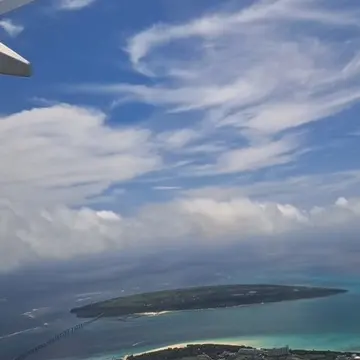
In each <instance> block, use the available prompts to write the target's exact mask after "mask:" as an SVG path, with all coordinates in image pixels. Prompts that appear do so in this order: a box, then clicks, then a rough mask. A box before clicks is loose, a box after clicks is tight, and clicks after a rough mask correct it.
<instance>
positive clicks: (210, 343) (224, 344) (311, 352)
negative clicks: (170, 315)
mask: <svg viewBox="0 0 360 360" xmlns="http://www.w3.org/2000/svg"><path fill="white" fill-rule="evenodd" d="M206 346H208V347H209V346H210V347H217V348H221V347H224V348H225V347H227V346H229V347H236V348H241V347H245V348H252V349H255V350H259V351H264V350H266V349H270V348H271V347H265V346H259V345H257V346H255V345H254V341H253V340H249V341H248V342H247V341H246V340H245V341H241V343H240V342H239V343H236V342H231V341H229V342H226V341H221V342H216V341H214V340H213V341H210V340H209V341H194V342H189V343H177V344H171V345H167V346H162V347H158V348H154V349H151V350H148V351H143V352H138V353H132V354H127V355H125V356H124V357H123V359H124V360H129V359H133V358H137V357H140V358H143V357H144V355H151V354H155V353H157V354H156V355H157V356H159V355H161V353H169V351H172V350H173V351H175V352H178V351H181V350H182V351H185V350H186V348H196V347H199V348H200V347H206ZM283 346H287V345H283ZM290 351H291V352H292V353H294V354H303V355H318V354H324V353H327V354H335V355H348V356H350V354H351V355H352V354H358V353H359V352H357V351H339V350H329V349H306V348H301V349H293V348H291V349H290Z"/></svg>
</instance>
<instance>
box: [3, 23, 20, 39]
mask: <svg viewBox="0 0 360 360" xmlns="http://www.w3.org/2000/svg"><path fill="white" fill-rule="evenodd" d="M0 27H1V28H3V29H4V30H5V31H6V32H7V33H8V35H9V36H11V37H16V36H18V35H19V34H20V33H22V32H23V30H24V26H22V25H19V24H15V23H14V22H13V21H12V20H10V19H3V20H0Z"/></svg>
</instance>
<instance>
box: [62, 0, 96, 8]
mask: <svg viewBox="0 0 360 360" xmlns="http://www.w3.org/2000/svg"><path fill="white" fill-rule="evenodd" d="M95 1H96V0H59V1H58V4H57V8H58V9H60V10H67V11H75V10H81V9H84V8H86V7H88V6H90V5H92V4H93V3H94V2H95Z"/></svg>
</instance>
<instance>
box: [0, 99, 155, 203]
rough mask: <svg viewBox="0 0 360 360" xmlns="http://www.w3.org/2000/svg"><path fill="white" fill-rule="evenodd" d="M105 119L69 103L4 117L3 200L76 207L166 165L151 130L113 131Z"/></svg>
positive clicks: (0, 136)
mask: <svg viewBox="0 0 360 360" xmlns="http://www.w3.org/2000/svg"><path fill="white" fill-rule="evenodd" d="M105 120H106V115H105V114H104V113H102V112H100V111H97V110H93V109H89V108H81V107H77V106H70V105H66V104H58V105H54V106H50V107H44V108H34V109H31V110H28V111H22V112H20V113H16V114H13V115H9V116H5V117H2V118H0V143H1V145H0V162H1V164H2V166H1V169H0V179H1V186H0V196H4V197H6V198H8V199H13V200H14V201H20V200H21V201H22V202H24V203H27V202H30V203H34V202H35V203H41V202H52V203H54V202H55V203H58V202H60V203H64V204H76V203H81V202H83V201H84V200H85V199H86V198H89V197H92V196H95V195H99V194H100V193H101V192H102V191H104V190H106V189H107V188H108V187H109V186H110V184H112V183H117V182H121V181H128V180H131V179H133V178H135V177H137V176H140V175H143V174H145V173H148V172H151V171H153V170H155V169H157V168H158V167H159V166H160V165H161V161H162V160H161V157H160V156H159V155H158V154H157V150H156V149H155V147H154V145H153V143H152V133H151V132H150V131H149V130H146V129H138V128H131V127H124V128H117V129H111V128H109V127H108V126H106V125H105V123H104V122H105Z"/></svg>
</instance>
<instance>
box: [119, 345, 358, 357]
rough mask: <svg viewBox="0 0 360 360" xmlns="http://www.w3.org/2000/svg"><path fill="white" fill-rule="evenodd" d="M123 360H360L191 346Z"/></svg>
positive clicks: (315, 353)
mask: <svg viewBox="0 0 360 360" xmlns="http://www.w3.org/2000/svg"><path fill="white" fill-rule="evenodd" d="M124 360H360V357H359V356H358V355H357V354H354V353H350V352H336V351H327V350H325V351H320V350H293V349H289V348H288V347H287V346H286V347H283V348H275V349H256V348H252V347H248V346H239V345H222V344H190V345H187V346H185V347H179V348H177V347H173V348H167V349H163V350H156V351H150V352H146V353H142V354H138V355H127V356H126V357H125V359H124Z"/></svg>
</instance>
